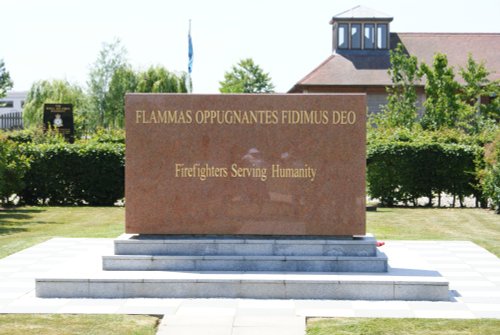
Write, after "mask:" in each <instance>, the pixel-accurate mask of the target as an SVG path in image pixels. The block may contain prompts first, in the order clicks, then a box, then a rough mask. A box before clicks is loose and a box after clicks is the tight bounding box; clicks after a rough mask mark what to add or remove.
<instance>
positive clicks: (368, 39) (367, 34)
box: [363, 23, 375, 49]
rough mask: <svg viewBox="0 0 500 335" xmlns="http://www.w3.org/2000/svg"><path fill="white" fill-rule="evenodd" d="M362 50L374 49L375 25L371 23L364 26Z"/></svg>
mask: <svg viewBox="0 0 500 335" xmlns="http://www.w3.org/2000/svg"><path fill="white" fill-rule="evenodd" d="M363 36H364V41H363V43H364V48H365V49H373V48H375V25H374V24H373V23H367V24H365V31H364V34H363Z"/></svg>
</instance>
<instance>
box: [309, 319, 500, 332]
mask: <svg viewBox="0 0 500 335" xmlns="http://www.w3.org/2000/svg"><path fill="white" fill-rule="evenodd" d="M499 332H500V320H494V319H473V320H450V319H397V318H394V319H390V318H332V319H309V320H307V335H333V334H335V335H394V334H398V335H452V334H453V335H457V334H459V335H486V334H488V335H489V334H491V335H493V334H498V333H499Z"/></svg>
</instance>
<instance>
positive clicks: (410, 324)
mask: <svg viewBox="0 0 500 335" xmlns="http://www.w3.org/2000/svg"><path fill="white" fill-rule="evenodd" d="M124 216H125V210H124V208H120V207H21V208H15V209H9V210H0V258H3V257H6V256H8V255H10V254H13V253H15V252H17V251H20V250H22V249H25V248H28V247H30V246H32V245H35V244H37V243H40V242H43V241H46V240H48V239H50V238H52V237H110V238H113V237H116V236H118V235H120V234H121V233H123V231H124ZM367 231H368V232H370V233H373V234H375V236H376V237H377V239H379V240H386V239H387V240H398V239H399V240H469V241H473V242H475V243H477V244H479V245H480V246H482V247H484V248H486V249H488V250H490V251H491V252H493V253H494V254H496V255H497V256H500V215H496V214H494V213H493V212H491V211H487V210H482V209H432V208H431V209H423V208H415V209H413V208H382V209H380V208H379V209H378V211H377V212H368V213H367ZM157 322H158V318H156V317H152V316H130V315H59V314H54V315H27V314H7V315H0V334H9V335H16V334H154V333H155V329H156V325H157ZM498 329H500V320H428V319H382V318H375V319H360V318H348V319H342V318H340V319H339V318H335V319H325V320H317V319H312V320H310V321H309V322H308V330H307V334H309V335H312V334H314V335H326V334H346V335H347V334H370V335H376V334H384V335H385V334H407V335H410V334H417V335H421V334H422V335H423V334H425V335H437V334H444V335H448V334H461V335H466V334H496V333H498Z"/></svg>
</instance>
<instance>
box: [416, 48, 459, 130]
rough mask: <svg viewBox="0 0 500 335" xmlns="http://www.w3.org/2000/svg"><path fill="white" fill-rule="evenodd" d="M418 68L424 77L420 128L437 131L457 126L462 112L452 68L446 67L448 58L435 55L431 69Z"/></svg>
mask: <svg viewBox="0 0 500 335" xmlns="http://www.w3.org/2000/svg"><path fill="white" fill-rule="evenodd" d="M420 68H421V71H422V73H423V74H425V76H426V84H425V95H426V100H425V102H424V107H425V113H424V115H423V117H422V119H421V124H422V127H423V128H424V129H430V130H437V129H441V128H452V127H455V126H457V125H458V123H459V121H460V117H461V112H462V111H463V108H462V103H461V101H460V99H459V95H458V92H459V90H460V85H459V84H458V82H457V81H456V80H455V74H454V73H453V68H451V67H448V58H447V57H446V55H444V54H441V53H437V54H436V55H434V62H433V64H432V67H430V66H428V65H427V64H425V63H422V65H421V67H420Z"/></svg>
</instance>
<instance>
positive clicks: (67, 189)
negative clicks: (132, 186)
mask: <svg viewBox="0 0 500 335" xmlns="http://www.w3.org/2000/svg"><path fill="white" fill-rule="evenodd" d="M19 149H20V151H21V152H22V153H23V154H24V155H25V156H27V157H28V158H29V160H30V169H29V171H28V172H27V173H26V176H25V186H26V187H25V188H24V190H23V192H21V199H22V201H23V202H24V203H26V204H29V205H35V204H47V205H80V204H89V205H97V206H103V205H113V204H114V203H115V202H116V201H117V200H119V199H121V198H123V196H124V165H125V162H124V152H125V147H124V145H120V144H109V143H92V142H89V143H77V144H67V143H55V144H23V145H20V146H19Z"/></svg>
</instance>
